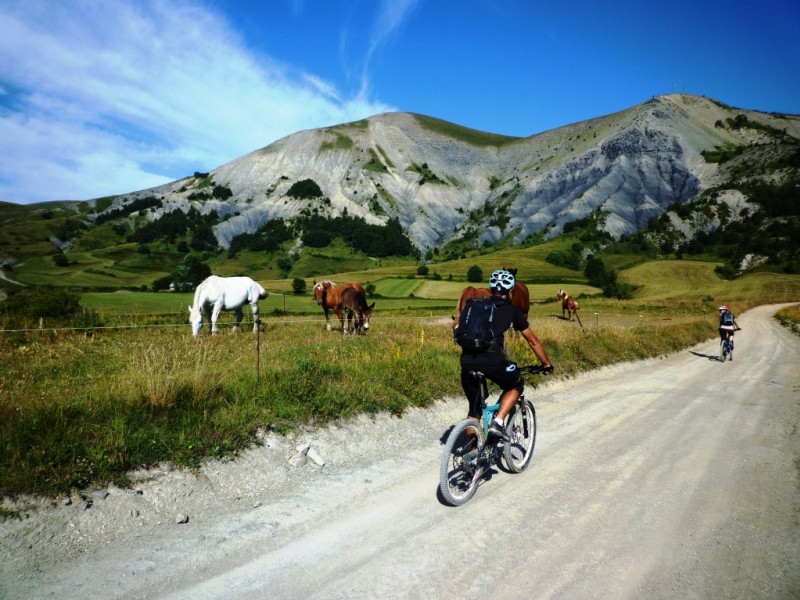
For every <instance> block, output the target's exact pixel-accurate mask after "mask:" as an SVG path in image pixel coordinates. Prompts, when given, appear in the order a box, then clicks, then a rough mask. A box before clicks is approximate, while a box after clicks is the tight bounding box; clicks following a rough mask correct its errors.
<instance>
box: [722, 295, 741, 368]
mask: <svg viewBox="0 0 800 600" xmlns="http://www.w3.org/2000/svg"><path fill="white" fill-rule="evenodd" d="M739 329H741V327H739V324H738V323H737V322H736V315H734V314H733V311H731V308H730V306H728V305H727V304H723V305H722V306H720V307H719V341H720V343H722V342H724V341H725V338H728V339H730V341H731V352H733V332H734V331H739ZM732 357H733V355H731V360H732V359H733V358H732Z"/></svg>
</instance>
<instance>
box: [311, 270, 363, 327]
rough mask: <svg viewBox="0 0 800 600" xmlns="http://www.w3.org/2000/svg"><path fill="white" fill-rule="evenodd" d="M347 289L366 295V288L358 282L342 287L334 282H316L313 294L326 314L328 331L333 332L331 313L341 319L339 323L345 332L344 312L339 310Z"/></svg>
mask: <svg viewBox="0 0 800 600" xmlns="http://www.w3.org/2000/svg"><path fill="white" fill-rule="evenodd" d="M347 288H353V289H354V290H356V291H359V292H362V293H363V294H366V292H365V291H364V286H363V285H361V284H360V283H356V282H349V283H343V284H341V285H337V284H335V283H334V282H332V281H320V282H319V283H317V282H316V281H315V282H314V289H313V290H312V293H313V294H314V300H316V301H317V304H319V305H320V306H321V307H322V311H323V312H324V313H325V326H326V327H327V329H328V331H330V330H331V321H330V312H331V311H333V312H334V313H335V314H336V316H337V317H338V318H339V323H340V324H341V327H342V330H344V311H342V310H340V309H339V300H340V297H341V294H342V292H343V291H344V290H346V289H347Z"/></svg>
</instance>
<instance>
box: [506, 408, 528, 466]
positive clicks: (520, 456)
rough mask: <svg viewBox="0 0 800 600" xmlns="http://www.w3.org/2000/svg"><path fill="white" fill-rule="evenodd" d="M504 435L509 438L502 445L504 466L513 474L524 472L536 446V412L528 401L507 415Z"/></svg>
mask: <svg viewBox="0 0 800 600" xmlns="http://www.w3.org/2000/svg"><path fill="white" fill-rule="evenodd" d="M506 433H508V437H510V438H511V440H510V441H508V442H505V444H504V445H503V458H504V459H505V462H506V466H507V467H508V469H509V470H510V471H513V472H514V473H520V472H522V471H524V470H525V469H526V468H527V467H528V465H529V464H530V462H531V456H533V448H534V446H535V445H536V410H535V409H534V408H533V403H532V402H531V401H530V400H522V401H520V402H518V403H517V404H516V405H515V406H514V408H513V409H512V410H511V412H510V413H509V415H508V424H507V425H506Z"/></svg>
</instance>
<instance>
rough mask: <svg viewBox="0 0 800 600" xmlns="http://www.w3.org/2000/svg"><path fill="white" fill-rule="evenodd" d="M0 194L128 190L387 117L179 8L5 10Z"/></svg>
mask: <svg viewBox="0 0 800 600" xmlns="http://www.w3.org/2000/svg"><path fill="white" fill-rule="evenodd" d="M0 31H2V35H0V153H1V154H2V155H3V156H4V157H11V158H10V159H9V160H4V161H2V162H0V199H3V200H10V201H13V202H35V201H42V200H52V199H83V198H93V197H98V196H103V195H109V194H115V193H123V192H128V191H133V190H136V189H142V188H146V187H150V186H153V185H158V184H160V183H165V182H167V181H171V180H173V179H175V178H177V177H180V176H183V175H187V174H191V173H192V172H194V171H195V170H207V169H211V168H214V167H216V166H218V165H220V164H222V163H224V162H227V161H229V160H232V159H234V158H236V157H238V156H241V155H242V154H244V153H246V152H248V151H251V150H254V149H256V148H259V147H261V146H263V145H265V144H267V143H269V142H271V141H273V140H275V139H278V138H280V137H283V136H285V135H288V134H290V133H293V132H295V131H298V130H301V129H308V128H311V127H320V126H324V125H327V124H333V123H340V122H345V121H351V120H356V119H359V118H363V117H364V116H367V115H369V114H374V113H377V112H382V111H385V110H389V107H387V106H385V105H383V104H380V103H377V102H376V103H371V102H369V101H367V100H366V99H365V97H364V95H359V96H358V97H357V98H343V97H342V96H341V93H340V92H339V91H338V90H337V89H336V87H335V86H334V85H332V84H330V83H329V82H326V81H324V80H322V79H321V78H319V77H317V76H315V75H314V74H313V73H305V72H303V71H302V70H301V69H298V68H296V67H294V66H292V65H286V64H281V63H279V62H277V61H270V59H268V58H266V59H265V58H264V57H263V56H260V55H259V56H258V57H257V56H256V55H254V54H252V53H250V52H249V51H248V49H247V48H246V46H245V44H244V43H243V41H242V40H240V39H239V37H238V36H237V34H236V33H235V32H234V30H233V28H232V27H231V26H230V24H229V23H227V22H226V21H225V20H224V19H223V18H222V17H221V16H220V15H219V14H215V13H212V12H210V11H208V10H207V9H205V8H203V7H201V6H199V5H196V4H192V3H191V2H186V1H183V0H146V1H142V2H135V3H127V2H114V3H108V2H102V1H99V0H75V1H73V2H69V3H54V2H47V1H46V0H40V1H39V0H34V1H32V2H31V1H29V2H24V3H23V2H3V3H0Z"/></svg>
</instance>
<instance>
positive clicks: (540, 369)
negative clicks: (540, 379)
mask: <svg viewBox="0 0 800 600" xmlns="http://www.w3.org/2000/svg"><path fill="white" fill-rule="evenodd" d="M517 368H518V369H519V370H520V372H522V373H531V374H533V375H548V374H550V373H552V372H553V370H554V367H553V365H550V366H549V367H545V366H543V365H524V366H522V367H517Z"/></svg>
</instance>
